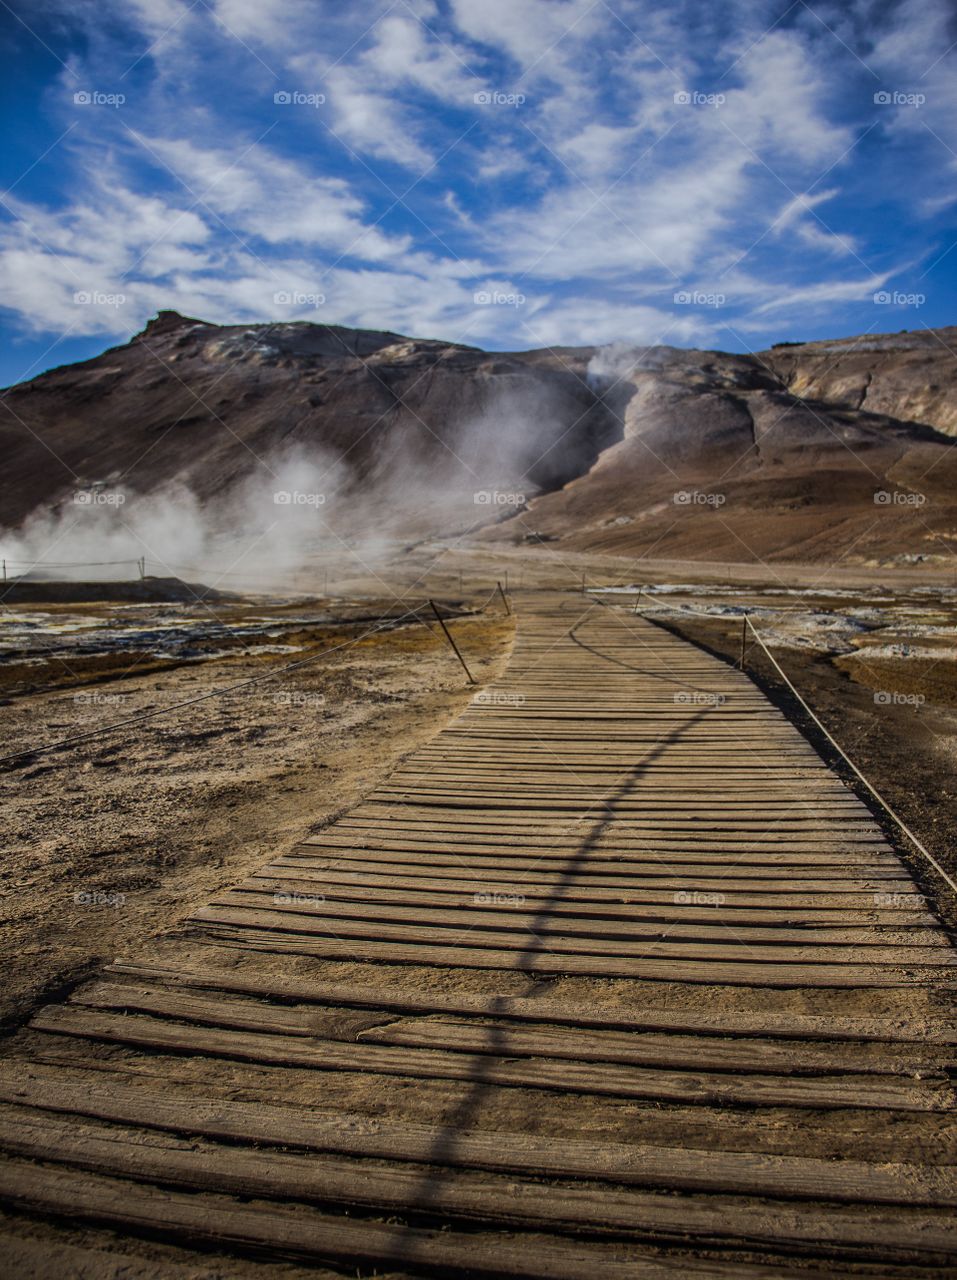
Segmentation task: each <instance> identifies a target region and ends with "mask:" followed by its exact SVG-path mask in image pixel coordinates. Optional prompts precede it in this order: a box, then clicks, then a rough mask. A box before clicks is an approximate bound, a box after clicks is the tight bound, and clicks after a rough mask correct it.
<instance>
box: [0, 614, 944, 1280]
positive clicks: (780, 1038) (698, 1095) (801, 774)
mask: <svg viewBox="0 0 957 1280" xmlns="http://www.w3.org/2000/svg"><path fill="white" fill-rule="evenodd" d="M307 821H308V817H307V815H304V825H305V823H306V822H307ZM954 966H955V954H954V951H953V950H952V949H951V946H950V944H949V942H948V939H947V937H946V936H945V934H944V932H943V931H942V929H941V928H940V926H939V924H938V923H937V921H936V920H935V919H934V918H933V917H932V916H931V915H930V913H929V912H928V910H927V909H926V908H925V906H924V904H923V901H922V899H921V898H920V897H919V895H918V893H917V889H916V886H915V884H914V882H913V881H912V879H911V877H910V875H909V874H908V872H907V870H906V869H905V868H904V866H903V864H902V863H901V862H900V860H899V859H898V858H897V856H896V855H895V853H894V852H893V850H892V849H891V848H890V847H889V846H888V844H887V843H886V841H885V840H884V838H883V836H882V834H881V832H880V830H879V829H878V827H877V826H876V825H875V823H874V821H873V819H872V817H871V815H870V813H869V812H868V810H867V809H866V807H865V806H864V805H862V804H861V803H860V801H858V800H857V799H856V798H855V797H854V795H853V794H852V793H851V792H850V791H848V790H847V788H846V787H845V786H844V785H843V784H842V783H841V782H840V781H839V780H838V779H837V778H836V777H835V776H834V775H833V774H832V773H831V772H830V771H829V770H828V769H827V768H826V767H825V766H824V764H823V763H822V762H821V760H820V759H819V757H818V756H817V755H816V754H815V753H814V751H813V750H812V749H811V748H810V746H809V745H808V744H807V743H806V742H805V740H804V739H803V738H802V737H801V735H800V734H799V733H798V732H797V731H796V730H795V729H794V728H793V727H792V726H791V725H790V724H789V723H788V722H787V720H786V719H785V718H784V717H783V716H782V715H781V714H780V713H779V712H778V711H777V710H776V709H775V708H773V707H772V706H771V705H770V704H769V702H768V701H767V700H766V699H765V698H764V696H763V695H762V694H761V693H760V692H759V691H758V689H757V688H756V687H755V686H754V685H753V684H752V683H751V682H750V680H749V679H748V678H747V677H746V676H745V675H742V674H741V673H739V672H736V671H734V670H732V669H730V668H729V667H727V666H726V665H725V664H723V663H721V662H719V661H718V660H717V659H713V658H711V657H709V656H708V655H706V654H703V653H702V652H700V651H698V650H696V649H695V648H693V647H692V646H690V645H688V644H686V643H684V642H682V641H681V640H679V639H677V638H675V637H674V636H672V635H670V634H668V633H666V632H664V631H663V630H661V629H660V628H657V627H655V626H653V625H652V624H651V623H649V622H646V621H644V620H642V619H640V618H631V617H628V616H627V615H624V614H622V613H616V612H614V611H612V610H609V609H606V608H602V607H600V606H598V605H597V604H594V603H592V602H589V601H586V600H584V599H583V598H582V597H581V596H572V595H565V596H560V595H557V594H556V595H540V596H537V597H536V596H528V597H527V598H525V599H523V600H521V601H520V603H519V627H518V635H517V639H516V646H515V650H514V653H513V656H512V659H511V662H510V666H509V669H508V672H507V674H506V676H505V678H503V679H502V680H501V681H499V682H498V683H497V684H495V685H494V686H491V687H489V688H488V689H486V690H483V691H482V692H481V693H480V694H478V695H477V696H476V698H475V699H474V700H473V703H472V705H471V706H470V707H469V709H468V710H467V711H466V713H465V714H464V715H463V716H462V717H461V718H460V719H459V720H457V721H456V722H455V723H454V724H453V725H451V726H450V727H449V728H447V729H446V730H444V731H443V732H441V733H439V734H438V735H437V736H436V737H435V738H434V739H433V740H432V741H431V743H430V744H429V745H428V746H426V747H425V748H423V749H421V750H419V751H417V752H416V753H415V754H414V755H412V756H410V757H408V758H406V759H405V761H404V762H403V764H402V765H401V767H400V768H399V769H398V770H397V771H396V772H395V773H393V774H392V776H391V777H390V778H389V779H388V780H387V781H386V782H384V783H383V784H382V785H381V786H380V787H379V788H378V789H377V790H375V791H374V792H373V793H371V794H370V795H369V796H368V797H367V798H366V799H365V800H364V801H363V802H362V803H361V804H360V805H359V806H358V807H356V808H354V809H352V810H351V811H350V812H348V813H346V814H345V815H344V816H342V817H341V818H340V819H339V820H338V821H336V822H335V823H334V824H332V825H330V826H328V827H326V828H325V829H323V830H322V831H321V832H320V833H319V834H315V835H312V836H309V837H308V838H306V839H305V840H304V841H303V843H302V844H301V845H299V846H298V847H297V848H296V849H295V850H294V851H293V852H291V853H290V854H289V856H287V857H280V858H277V859H276V860H275V861H274V862H273V863H271V864H270V865H268V866H266V867H264V868H263V869H262V870H261V871H260V872H259V873H258V874H257V875H255V876H253V877H251V878H250V879H249V880H248V881H246V882H245V883H244V884H241V885H240V886H238V887H237V888H235V889H231V890H229V891H228V892H224V893H222V894H220V895H218V896H217V897H216V898H215V900H214V901H213V902H211V903H210V904H208V905H206V906H203V907H201V908H200V909H198V910H196V911H194V912H193V914H192V915H191V917H190V919H189V920H188V922H187V924H186V925H185V926H184V928H183V929H182V930H180V931H179V932H178V933H177V934H176V935H175V936H170V937H167V938H164V939H160V940H158V941H156V942H153V943H150V944H144V947H143V950H142V953H141V954H139V955H138V956H136V957H134V958H133V959H131V960H127V961H123V962H117V963H115V964H112V965H110V966H109V967H107V968H106V969H104V970H103V971H102V972H101V974H100V975H99V976H98V977H97V978H96V979H95V980H94V981H91V982H88V983H86V984H85V985H83V986H82V987H80V988H79V989H78V990H76V991H75V992H74V993H73V995H72V996H71V998H70V999H68V1000H66V1001H65V1002H63V1003H59V1004H54V1005H50V1006H48V1007H46V1008H44V1009H43V1010H42V1011H41V1012H40V1013H39V1014H38V1015H37V1016H36V1017H35V1018H34V1019H33V1021H32V1023H31V1025H30V1026H29V1027H28V1028H27V1029H26V1030H24V1031H23V1032H22V1033H21V1034H20V1035H19V1036H18V1037H17V1038H16V1039H15V1040H14V1041H13V1042H12V1043H11V1045H10V1046H9V1047H8V1050H7V1053H6V1055H5V1057H4V1058H3V1059H2V1060H0V1104H2V1105H0V1150H2V1152H3V1155H2V1157H0V1196H2V1198H3V1199H4V1201H5V1202H7V1203H8V1204H12V1205H13V1206H15V1207H17V1208H19V1209H23V1210H26V1211H28V1212H33V1213H39V1214H42V1215H44V1216H53V1217H60V1218H63V1219H66V1220H70V1221H73V1222H77V1221H80V1222H86V1223H93V1224H99V1225H101V1226H103V1225H105V1226H108V1227H111V1228H113V1229H114V1230H116V1231H119V1232H120V1233H123V1234H129V1235H132V1236H137V1237H139V1236H156V1235H159V1236H160V1237H161V1238H163V1239H166V1240H171V1241H175V1242H177V1243H179V1244H183V1245H186V1246H187V1247H191V1248H195V1247H204V1248H212V1249H214V1250H220V1251H223V1252H225V1253H230V1252H232V1253H253V1254H260V1255H264V1256H265V1257H267V1258H269V1259H272V1260H273V1261H275V1260H276V1259H277V1258H293V1259H299V1260H304V1261H306V1262H307V1263H308V1264H309V1265H312V1266H320V1265H323V1264H328V1265H331V1266H333V1267H340V1268H342V1270H343V1271H345V1272H348V1273H349V1274H355V1272H356V1268H359V1269H360V1271H365V1272H368V1273H372V1272H373V1271H374V1270H376V1269H378V1270H379V1271H380V1272H381V1271H383V1270H385V1271H388V1272H389V1273H390V1274H410V1275H418V1274H433V1275H436V1274H437V1275H442V1276H450V1275H486V1276H516V1277H544V1276H548V1277H569V1278H570V1277H580V1278H581V1280H593V1278H594V1277H599V1276H600V1277H602V1278H603V1280H605V1278H608V1280H617V1278H618V1277H629V1280H631V1278H633V1277H640V1278H647V1280H655V1278H656V1277H659V1276H669V1277H674V1276H694V1277H705V1276H716V1277H717V1276H720V1277H741V1276H743V1277H770V1276H780V1275H800V1276H805V1277H807V1276H835V1275H837V1276H840V1275H851V1274H854V1275H872V1276H880V1277H886V1276H891V1275H900V1276H901V1277H904V1276H937V1275H940V1276H943V1275H947V1274H953V1267H954V1264H955V1262H957V1241H955V1233H954V1209H955V1206H957V1169H955V1148H957V1135H955V1126H954V1124H953V1110H952V1109H953V1099H954V1095H953V1091H952V1088H951V1085H950V1082H949V1078H948V1072H949V1071H952V1070H953V1067H954V1061H955V1054H954V1048H953V1046H954V1044H955V1042H957V1034H955V1032H954V1027H953V1023H952V1022H951V1020H950V1018H949V1012H950V1010H951V1008H952V1000H951V997H952V991H953V983H954V980H955V968H954ZM51 1274H52V1272H51ZM217 1274H219V1273H217Z"/></svg>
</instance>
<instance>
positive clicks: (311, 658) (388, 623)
mask: <svg viewBox="0 0 957 1280" xmlns="http://www.w3.org/2000/svg"><path fill="white" fill-rule="evenodd" d="M499 591H500V587H499V584H498V583H496V585H495V586H494V587H493V589H492V592H491V594H490V595H489V597H488V599H487V600H486V601H485V603H484V604H483V605H481V606H480V607H479V608H477V609H474V610H472V611H470V612H468V613H465V612H461V611H457V612H447V613H446V616H447V617H459V618H463V617H464V618H468V617H476V616H478V615H479V614H482V613H484V612H485V610H486V609H487V608H488V606H489V604H491V602H492V600H493V599H494V598H495V596H496V595H497V594H498V592H499ZM503 598H504V597H503ZM427 604H428V605H429V606H430V607H431V609H432V611H433V613H434V615H435V617H436V619H437V620H438V622H439V626H440V627H441V629H442V632H443V633H444V636H445V639H446V640H447V641H448V643H449V645H450V646H451V648H452V650H453V652H454V653H455V656H456V657H457V658H458V660H459V662H460V663H461V664H462V666H463V667H464V668H465V672H466V675H467V676H468V679H469V683H470V684H476V683H477V682H476V681H475V680H474V679H473V677H472V673H471V672H470V671H469V669H468V667H467V666H466V663H465V659H464V658H463V657H462V654H461V653H460V652H459V649H458V646H457V645H456V643H455V641H454V640H453V639H452V636H451V634H450V633H449V630H448V627H447V626H446V625H445V620H444V618H443V616H442V614H441V612H440V611H439V607H438V606H437V604H436V603H435V601H433V600H429V601H427ZM506 605H507V601H506ZM423 608H424V606H422V605H419V606H416V607H415V608H413V609H408V610H406V612H405V613H402V614H397V615H395V616H392V617H388V618H384V619H383V620H382V621H381V622H380V623H378V624H377V625H376V626H374V627H370V628H369V629H368V630H367V631H363V632H362V634H361V635H358V636H353V637H352V639H351V640H345V641H343V642H342V644H337V645H333V646H332V647H331V648H323V649H319V650H317V651H316V652H315V653H312V654H309V655H307V656H306V657H305V658H297V659H296V661H295V662H288V663H286V664H285V665H284V666H282V667H279V668H278V669H277V670H275V671H264V672H263V674H262V675H257V676H250V677H248V678H247V679H245V680H237V681H236V682H235V683H233V684H228V685H223V686H221V687H220V688H218V689H211V690H209V692H208V693H201V694H197V695H196V696H195V697H193V698H184V699H182V700H181V701H179V702H172V703H170V704H169V705H168V706H166V707H159V708H157V710H155V711H147V712H143V713H142V714H141V715H137V716H128V717H127V718H126V719H125V720H116V721H114V722H113V723H112V724H108V725H102V726H100V728H98V729H89V730H87V731H86V732H85V733H77V734H71V735H70V736H69V737H66V738H57V739H55V740H54V741H53V742H44V743H41V744H40V745H38V746H33V747H26V748H24V749H23V750H22V751H14V752H11V753H10V754H8V755H4V756H0V765H2V764H9V763H11V762H12V761H14V760H23V759H32V758H33V757H34V756H39V755H47V754H49V753H50V752H51V751H59V750H61V749H62V748H64V747H70V746H74V745H76V744H78V743H80V742H87V741H89V740H90V739H93V738H101V737H105V736H106V735H108V734H112V733H116V732H117V731H118V730H121V729H128V728H131V727H132V726H134V725H138V724H144V723H146V722H147V721H149V720H156V719H158V718H159V717H160V716H165V715H169V714H170V712H172V711H179V710H181V709H182V708H183V707H191V706H195V705H197V704H198V703H200V702H208V701H209V700H210V699H211V698H220V697H223V696H224V695H225V694H228V693H234V692H236V691H237V690H238V689H248V688H249V687H250V686H252V685H255V684H261V683H262V682H263V681H265V680H275V679H278V677H280V676H283V675H286V674H288V672H290V671H297V670H299V669H300V668H301V667H305V666H308V665H309V664H310V663H312V662H316V661H318V660H319V659H320V658H325V657H328V656H329V655H330V654H333V653H336V652H338V651H340V650H342V649H349V648H352V647H353V646H354V645H357V644H359V643H360V641H362V640H365V639H368V637H369V636H372V635H376V634H377V633H378V632H380V631H384V630H387V629H389V628H391V627H398V626H401V625H402V624H403V623H405V622H406V621H407V620H410V619H415V621H416V622H418V623H420V624H422V625H423V626H425V627H426V629H427V630H428V631H430V632H431V630H432V629H431V627H430V626H429V624H428V622H427V620H426V619H425V618H424V617H423V616H422V610H423ZM340 622H342V623H344V624H345V625H348V622H349V620H348V619H347V618H344V619H340Z"/></svg>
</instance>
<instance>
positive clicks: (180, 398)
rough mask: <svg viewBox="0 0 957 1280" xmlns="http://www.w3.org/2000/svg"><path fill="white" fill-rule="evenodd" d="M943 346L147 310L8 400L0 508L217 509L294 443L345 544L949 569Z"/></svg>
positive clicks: (956, 341)
mask: <svg viewBox="0 0 957 1280" xmlns="http://www.w3.org/2000/svg"><path fill="white" fill-rule="evenodd" d="M955 346H957V330H952V329H942V330H937V331H929V330H927V331H924V332H923V333H921V334H898V335H881V336H870V335H869V336H867V337H866V338H861V339H853V340H846V341H841V342H819V343H809V344H804V345H782V346H779V347H775V348H773V349H772V350H771V351H767V352H762V353H759V354H758V355H755V356H750V355H749V356H743V355H740V356H739V355H728V354H723V353H720V352H714V351H688V350H679V349H675V348H670V347H650V348H634V349H625V348H603V349H596V348H575V349H570V348H569V349H554V350H544V351H533V352H523V353H506V354H490V353H487V352H484V351H481V350H479V349H477V348H474V347H465V346H460V345H455V344H449V343H444V342H440V341H422V340H414V339H410V338H405V337H401V336H399V335H396V334H393V333H378V332H368V331H359V330H352V329H344V328H338V327H335V326H326V325H312V324H307V323H294V324H275V325H256V326H226V327H223V326H216V325H210V324H206V323H205V322H203V321H200V320H194V319H189V318H186V317H183V316H179V315H177V314H175V313H170V312H163V313H161V314H160V316H159V317H158V318H157V319H156V320H154V321H152V322H151V323H150V324H149V325H148V326H147V328H146V329H145V330H144V332H143V333H142V334H139V335H137V336H136V337H135V338H134V339H133V340H132V341H131V342H130V343H128V344H126V345H124V346H120V347H116V348H113V349H111V350H109V351H107V352H105V353H104V354H103V355H102V356H99V357H97V358H95V359H93V360H89V361H86V362H84V363H82V364H78V365H74V366H67V367H64V368H61V369H55V370H52V371H51V372H49V373H46V374H43V375H41V376H40V377H38V378H35V379H33V381H31V382H29V383H25V384H22V385H20V386H16V387H13V388H11V389H9V390H8V391H7V392H6V393H5V394H4V395H3V398H2V400H0V404H2V406H3V410H4V412H3V415H2V416H0V433H2V435H0V439H2V445H3V450H4V459H5V466H4V469H3V473H2V477H0V499H2V502H3V510H4V512H5V513H6V516H7V521H8V523H10V524H15V523H16V522H18V521H19V520H22V519H23V518H24V517H26V516H27V515H28V514H29V513H30V512H31V511H33V510H34V509H35V508H37V507H42V506H44V505H50V504H56V503H57V502H63V501H65V500H68V499H69V497H70V495H71V493H72V492H73V491H75V490H76V488H77V487H78V485H83V484H93V483H97V482H101V483H104V484H106V485H117V484H121V485H123V486H125V487H127V488H128V489H131V490H134V491H140V492H149V491H153V490H156V489H158V488H161V487H162V486H164V485H167V484H170V483H172V482H173V481H177V482H183V483H185V484H186V485H188V486H189V487H190V488H191V489H192V490H193V491H194V493H195V494H196V495H197V496H198V497H199V499H200V500H201V501H203V502H209V501H210V500H216V501H219V500H221V499H222V496H223V494H224V493H228V492H231V491H237V492H238V491H241V489H242V485H243V484H244V483H247V482H248V480H249V478H250V477H255V476H257V475H259V474H262V475H263V476H264V478H265V482H266V483H267V484H268V483H269V477H271V476H275V475H276V474H277V472H276V467H275V465H274V464H276V460H277V459H281V458H283V457H287V456H291V455H293V454H297V453H298V455H300V456H306V457H309V458H319V459H320V460H321V465H320V466H319V471H320V472H321V473H322V474H327V475H329V476H330V477H331V480H330V484H331V485H332V487H334V489H335V498H336V501H335V503H334V504H333V505H332V506H331V507H330V508H328V509H327V511H326V515H327V517H328V518H329V519H330V520H334V521H338V522H339V523H340V525H342V527H343V528H345V525H346V524H348V523H350V522H351V526H350V532H351V534H352V535H354V534H355V526H356V523H357V522H358V523H361V524H363V525H365V526H369V527H372V528H373V530H374V531H379V532H383V531H385V530H388V532H389V533H390V534H395V535H398V536H402V537H406V536H408V537H417V536H425V535H426V534H440V533H446V534H449V533H454V532H461V531H462V530H466V529H470V528H475V527H476V526H479V525H486V526H488V527H487V528H486V529H485V530H484V531H483V532H482V534H481V537H482V539H483V540H491V541H493V542H498V541H502V540H504V541H507V542H512V543H516V542H523V541H524V542H529V541H534V540H536V538H537V537H538V536H541V537H543V538H547V539H549V540H553V541H554V543H555V545H556V547H557V548H558V549H560V548H561V547H563V546H566V547H569V548H571V549H575V550H585V549H588V550H602V551H608V552H614V553H619V554H623V555H628V556H633V555H643V554H650V553H652V552H653V553H654V555H656V556H665V557H677V558H704V559H722V560H728V559H730V560H745V559H753V558H761V559H771V560H815V561H822V562H833V561H835V560H837V559H839V558H842V557H845V558H847V559H848V561H849V562H855V561H856V562H860V561H861V560H867V559H871V560H874V559H876V560H895V559H896V560H909V559H919V558H921V557H931V558H934V559H940V560H943V561H949V559H950V557H951V555H952V552H951V542H952V540H954V539H957V502H955V498H954V496H953V495H955V494H957V486H955V483H954V482H955V479H957V474H955V466H957V455H955V454H954V452H953V445H954V442H953V440H952V439H951V435H950V433H954V434H957V399H955V396H954V387H955V381H957V377H955V374H957V359H955V356H954V354H953V350H952V348H953V347H955ZM314 473H315V469H314V471H313V474H314ZM490 494H491V495H492V497H491V500H486V499H487V498H488V495H490ZM535 494H538V495H539V496H537V497H536V496H534V495H535ZM476 495H478V496H477V497H476ZM523 496H524V497H528V498H530V503H529V505H528V507H527V508H526V507H525V506H524V504H522V498H523ZM515 512H517V514H513V513H515ZM343 522H345V524H344V523H343Z"/></svg>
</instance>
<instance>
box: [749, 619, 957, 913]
mask: <svg viewBox="0 0 957 1280" xmlns="http://www.w3.org/2000/svg"><path fill="white" fill-rule="evenodd" d="M744 617H745V621H746V623H747V625H748V626H749V627H750V629H751V633H752V634H753V636H754V638H755V640H757V642H758V644H759V645H760V646H761V648H762V649H763V650H764V652H765V653H766V654H767V656H768V658H769V659H770V661H771V664H772V666H773V667H774V669H775V671H777V673H778V675H779V676H780V677H781V679H782V680H783V681H784V683H785V684H786V685H787V687H788V688H789V689H790V690H791V692H792V693H793V694H794V696H795V698H797V700H798V702H799V703H800V704H801V706H802V707H803V708H804V710H805V711H806V712H807V714H808V715H809V716H810V717H811V719H812V720H813V721H814V723H815V724H816V725H817V727H818V728H819V729H820V730H821V732H822V733H823V734H824V736H825V738H827V740H828V742H829V743H830V744H831V746H832V747H833V748H834V750H835V751H836V752H837V753H838V755H839V756H840V757H841V759H842V760H843V761H844V762H845V764H847V765H848V766H849V767H850V768H851V769H852V770H853V771H854V773H855V774H856V775H857V777H858V778H859V779H860V780H861V782H863V784H864V786H865V787H866V788H867V790H868V791H869V792H870V793H871V795H872V796H873V797H874V799H875V800H876V801H877V803H878V804H879V805H881V807H882V808H883V809H884V811H885V812H886V813H887V814H889V815H890V817H891V818H892V819H893V820H894V822H896V823H897V825H898V827H900V829H901V831H903V833H904V835H905V836H907V838H908V840H910V842H911V843H912V844H913V845H914V847H915V848H917V849H919V850H920V852H921V853H922V854H923V855H924V857H925V858H926V859H927V861H928V862H929V863H930V864H931V866H932V867H933V868H934V870H935V871H936V872H937V874H938V875H939V876H940V877H941V878H942V879H943V880H945V881H946V882H947V884H949V885H950V887H951V889H953V891H954V893H955V894H957V882H955V881H954V880H953V878H952V877H951V876H950V875H948V873H947V872H946V871H945V870H944V868H943V867H942V866H941V865H940V863H939V862H938V861H937V859H936V858H935V857H934V855H933V854H932V853H931V852H930V851H929V850H928V849H927V848H926V847H925V846H924V844H923V843H922V842H921V841H920V840H918V838H917V836H915V835H914V833H913V831H911V829H910V827H909V826H908V825H907V823H906V822H905V821H904V819H903V818H901V817H900V816H899V814H898V813H897V811H896V810H895V809H894V808H893V807H892V806H891V804H890V803H889V801H887V800H885V799H884V797H883V796H882V795H881V793H880V792H879V791H878V790H877V788H876V787H875V786H874V784H873V783H872V782H871V781H870V780H869V779H868V778H866V777H865V776H864V774H863V773H862V772H861V771H860V769H859V768H858V767H857V765H856V764H855V763H854V761H853V760H852V759H851V758H850V756H849V755H848V754H847V752H846V751H845V750H844V748H843V747H842V746H841V745H840V743H838V742H837V741H835V739H834V737H833V735H832V734H831V733H830V732H829V730H828V729H827V728H825V726H824V725H823V724H822V723H821V721H820V720H819V719H818V717H817V716H816V715H815V714H814V712H813V711H812V710H811V708H810V707H809V706H808V704H807V703H806V702H805V701H804V699H803V698H802V697H801V695H800V694H799V693H798V691H797V689H795V687H794V685H793V684H792V683H791V681H790V680H789V679H788V677H787V675H786V674H785V672H784V671H783V669H782V667H781V664H780V663H779V662H778V660H777V658H775V656H774V654H773V653H772V652H771V650H770V649H769V648H768V646H767V645H766V644H765V643H764V640H763V639H762V637H761V634H760V632H759V631H758V630H757V628H756V627H755V625H754V623H753V622H752V621H751V619H750V617H749V616H748V615H747V614H745V615H744Z"/></svg>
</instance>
